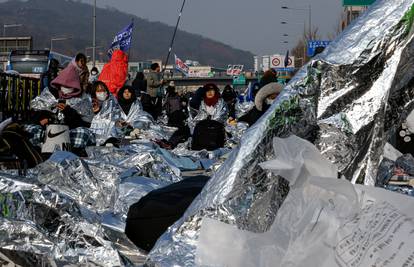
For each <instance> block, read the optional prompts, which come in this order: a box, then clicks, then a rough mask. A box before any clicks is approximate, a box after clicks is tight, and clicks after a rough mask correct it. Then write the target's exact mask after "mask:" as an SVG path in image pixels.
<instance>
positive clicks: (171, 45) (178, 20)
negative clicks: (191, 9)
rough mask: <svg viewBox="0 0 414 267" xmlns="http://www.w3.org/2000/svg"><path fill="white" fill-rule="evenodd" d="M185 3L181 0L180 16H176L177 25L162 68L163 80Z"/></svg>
mask: <svg viewBox="0 0 414 267" xmlns="http://www.w3.org/2000/svg"><path fill="white" fill-rule="evenodd" d="M185 1H186V0H183V4H182V5H181V10H180V14H179V15H178V19H177V24H176V25H175V29H174V34H173V36H172V39H171V43H170V47H169V48H168V54H167V58H166V59H165V63H164V67H163V68H162V78H164V73H165V69H166V68H167V65H168V60H169V58H170V55H171V51H172V48H173V45H174V40H175V35H176V34H177V30H178V25H179V24H180V20H181V15H182V13H183V9H184V5H185Z"/></svg>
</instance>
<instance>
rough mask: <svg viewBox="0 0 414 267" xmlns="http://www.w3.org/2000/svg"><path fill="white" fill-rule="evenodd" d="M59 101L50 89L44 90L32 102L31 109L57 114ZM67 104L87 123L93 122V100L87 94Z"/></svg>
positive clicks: (69, 100)
mask: <svg viewBox="0 0 414 267" xmlns="http://www.w3.org/2000/svg"><path fill="white" fill-rule="evenodd" d="M57 103H58V100H57V99H56V98H55V97H54V96H53V95H52V93H51V92H50V91H49V88H47V87H46V88H45V89H43V91H42V93H41V94H40V95H38V96H37V97H35V98H34V99H33V100H32V101H31V102H30V109H32V110H47V111H51V112H53V113H56V112H57V111H56V108H55V105H56V104H57ZM66 104H67V105H69V106H70V107H72V108H73V109H74V110H76V111H77V112H78V113H79V114H80V115H81V116H82V119H83V120H84V121H86V122H91V121H92V119H93V116H94V114H93V110H92V100H91V97H90V96H89V95H87V94H82V96H81V97H74V98H70V99H67V100H66Z"/></svg>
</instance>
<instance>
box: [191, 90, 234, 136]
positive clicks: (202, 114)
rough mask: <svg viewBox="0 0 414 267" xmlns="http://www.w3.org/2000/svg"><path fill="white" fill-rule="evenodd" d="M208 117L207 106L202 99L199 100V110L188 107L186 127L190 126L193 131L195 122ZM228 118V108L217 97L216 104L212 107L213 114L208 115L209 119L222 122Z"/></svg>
mask: <svg viewBox="0 0 414 267" xmlns="http://www.w3.org/2000/svg"><path fill="white" fill-rule="evenodd" d="M208 117H209V114H208V113H207V106H206V104H205V103H204V101H202V102H201V105H200V108H199V110H195V109H193V108H191V107H189V116H188V119H187V122H188V127H190V130H191V132H193V131H194V128H195V126H196V124H197V122H199V121H202V120H206V119H207V118H208ZM227 118H228V109H227V105H226V102H224V100H223V99H222V98H220V99H219V102H218V103H217V104H216V106H215V108H214V112H213V115H211V116H210V119H212V120H215V121H218V122H221V123H223V124H225V123H226V120H227Z"/></svg>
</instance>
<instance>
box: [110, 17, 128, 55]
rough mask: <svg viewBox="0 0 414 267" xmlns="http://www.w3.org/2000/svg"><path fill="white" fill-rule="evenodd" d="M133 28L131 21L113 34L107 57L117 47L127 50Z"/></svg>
mask: <svg viewBox="0 0 414 267" xmlns="http://www.w3.org/2000/svg"><path fill="white" fill-rule="evenodd" d="M133 28H134V22H131V23H130V24H129V25H128V26H126V27H125V28H124V29H122V30H121V31H120V32H119V33H118V34H117V35H115V37H114V40H113V41H112V44H111V47H110V48H109V50H108V57H110V58H111V57H112V53H113V52H114V51H115V50H117V49H119V50H122V51H124V52H126V51H128V50H129V48H130V47H131V39H132V30H133Z"/></svg>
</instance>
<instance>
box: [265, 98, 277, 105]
mask: <svg viewBox="0 0 414 267" xmlns="http://www.w3.org/2000/svg"><path fill="white" fill-rule="evenodd" d="M273 102H275V99H270V98H266V104H268V105H272V104H273Z"/></svg>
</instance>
